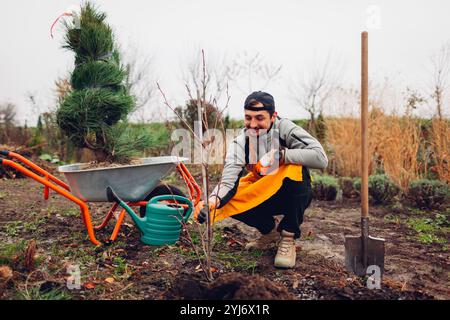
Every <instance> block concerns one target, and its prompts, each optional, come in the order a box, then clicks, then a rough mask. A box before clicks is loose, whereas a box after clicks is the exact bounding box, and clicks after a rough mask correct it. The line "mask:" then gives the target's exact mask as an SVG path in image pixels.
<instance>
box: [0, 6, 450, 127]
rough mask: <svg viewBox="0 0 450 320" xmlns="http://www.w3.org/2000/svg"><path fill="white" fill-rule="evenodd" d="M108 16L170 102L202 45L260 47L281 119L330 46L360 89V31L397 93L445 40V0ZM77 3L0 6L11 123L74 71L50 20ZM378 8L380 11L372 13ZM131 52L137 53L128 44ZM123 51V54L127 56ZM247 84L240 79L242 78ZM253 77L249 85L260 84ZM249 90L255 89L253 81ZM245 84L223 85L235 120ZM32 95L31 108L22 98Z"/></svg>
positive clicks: (220, 51)
mask: <svg viewBox="0 0 450 320" xmlns="http://www.w3.org/2000/svg"><path fill="white" fill-rule="evenodd" d="M94 2H95V3H96V4H98V5H99V8H100V9H102V10H104V11H105V12H106V13H107V14H108V20H107V21H108V23H109V24H110V25H111V26H113V28H114V30H115V32H116V36H117V39H118V41H119V43H120V44H121V46H122V48H123V49H124V50H125V52H127V49H128V48H131V47H133V48H138V50H137V51H138V52H139V54H140V55H149V56H152V57H153V64H152V68H151V69H150V70H149V71H148V72H149V73H151V75H152V77H154V79H157V80H158V81H159V82H160V84H161V86H162V88H163V89H164V91H165V93H166V95H167V97H168V98H169V100H170V102H171V103H172V104H173V105H177V104H181V103H183V101H185V100H186V98H187V96H186V93H185V90H184V84H183V78H182V66H183V65H185V62H186V61H187V60H189V57H192V56H193V55H194V54H195V52H197V53H198V50H199V49H200V48H203V49H204V50H205V53H206V55H207V57H222V56H227V57H229V58H230V59H231V57H234V56H235V55H236V54H238V53H243V52H244V51H247V52H248V53H249V54H250V55H251V54H254V53H256V52H259V53H260V55H261V57H263V58H264V61H265V62H266V63H267V64H271V65H274V66H277V65H282V71H281V73H280V75H279V77H278V79H276V81H272V82H271V83H270V84H269V85H268V87H266V88H264V89H265V90H266V91H268V92H270V93H272V94H273V95H274V97H275V101H276V105H277V108H278V111H279V113H280V114H281V115H282V116H287V117H291V118H301V117H305V116H306V114H305V112H304V111H302V110H301V109H300V108H299V107H298V106H297V105H296V104H295V103H294V101H293V100H292V99H291V97H290V94H289V91H288V86H289V82H290V81H292V80H293V79H295V78H296V77H298V76H299V75H302V74H303V73H305V72H307V70H309V69H310V66H311V63H312V62H313V61H316V63H318V64H320V63H321V61H323V60H324V59H325V58H326V56H327V54H328V53H329V52H332V54H333V56H334V57H336V58H337V59H338V60H339V61H340V62H341V63H342V64H343V65H344V71H343V73H342V80H341V81H342V84H343V85H345V86H356V87H357V86H358V82H359V72H360V71H359V68H360V66H359V64H360V33H361V31H363V30H368V31H369V47H370V78H371V81H374V82H379V83H382V82H383V81H384V79H385V78H386V77H387V78H388V79H389V87H390V88H391V87H392V88H396V90H397V89H398V91H399V92H401V91H402V90H404V88H405V87H406V86H407V85H408V86H410V87H416V88H422V87H423V86H424V85H425V83H426V80H427V78H426V77H427V67H428V62H429V57H430V55H431V54H432V53H433V52H436V51H437V50H438V49H439V47H440V46H442V45H443V44H444V43H446V42H448V41H449V40H450V19H449V18H448V15H449V13H450V1H445V0H434V1H433V0H427V1H425V0H409V1H406V0H405V1H401V0H396V1H392V0H391V1H375V0H374V1H362V0H347V1H345V0H342V1H335V0H322V1H320V0H319V1H318V0H314V1H312V0H311V1H301V0H278V1H273V0H272V1H264V0H245V1H244V0H228V1H215V0H152V1H143V0H141V1H137V0H128V1H123V0H104V1H101V0H97V1H94ZM79 3H80V1H77V0H58V1H56V0H53V1H50V0H40V1H36V0H14V1H12V0H9V1H2V6H1V11H0V39H1V43H2V44H1V46H2V47H1V50H0V103H3V102H12V103H14V104H16V105H17V106H18V107H19V114H18V119H19V120H21V121H24V120H28V122H29V124H31V125H34V124H35V121H36V115H37V114H38V113H39V112H44V111H46V110H48V108H50V107H54V106H55V94H54V81H55V80H56V79H57V78H58V77H64V76H67V74H68V73H69V72H70V71H71V70H72V69H73V55H72V54H71V53H70V52H66V51H64V50H63V49H61V44H62V37H63V30H62V28H61V27H59V28H56V30H55V38H54V39H52V38H51V37H50V32H49V29H50V25H51V24H52V22H53V21H54V19H55V18H56V17H57V16H58V15H59V14H60V13H62V12H64V11H65V10H67V8H69V7H70V6H71V5H77V4H79ZM378 13H379V16H378ZM133 50H135V49H133ZM131 52H133V51H131V49H128V53H131ZM244 83H247V82H244ZM258 84H259V82H258V81H257V79H255V80H254V86H258ZM252 89H255V90H257V89H260V88H258V87H253V88H252ZM245 91H246V87H245V86H241V87H240V89H238V88H237V87H236V86H235V85H231V86H230V95H231V102H230V107H229V112H230V114H231V116H232V117H236V118H239V117H240V118H242V103H243V100H244V99H245V96H246V94H248V93H249V92H245ZM29 93H31V94H33V95H35V97H36V101H37V106H38V107H37V108H36V107H32V104H31V103H30V102H29V100H28V99H27V94H29ZM165 114H167V115H168V114H170V110H169V111H167V108H164V107H163V106H162V99H161V97H160V96H159V95H158V94H156V95H155V99H154V100H152V102H151V104H150V105H149V106H147V108H146V109H145V113H144V118H147V119H151V118H154V117H155V115H165Z"/></svg>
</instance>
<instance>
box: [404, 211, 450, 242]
mask: <svg viewBox="0 0 450 320" xmlns="http://www.w3.org/2000/svg"><path fill="white" fill-rule="evenodd" d="M406 224H407V225H408V226H409V227H410V228H411V229H413V230H414V231H416V232H417V235H416V239H417V241H419V242H421V243H424V244H433V243H439V244H446V243H447V239H446V238H444V237H440V234H444V235H446V237H447V235H448V234H449V233H450V225H449V221H448V217H447V216H446V215H444V214H439V213H438V214H436V215H435V216H434V219H432V218H411V219H408V221H407V222H406Z"/></svg>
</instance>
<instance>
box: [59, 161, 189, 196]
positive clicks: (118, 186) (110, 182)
mask: <svg viewBox="0 0 450 320" xmlns="http://www.w3.org/2000/svg"><path fill="white" fill-rule="evenodd" d="M141 160H142V164H139V165H125V166H120V167H110V168H95V169H87V170H86V169H85V170H83V168H85V167H87V166H88V164H85V163H78V164H71V165H66V166H61V167H59V168H58V170H59V172H61V173H63V174H64V176H65V177H66V179H67V182H68V184H69V186H70V192H71V193H72V194H73V195H74V196H76V197H78V198H80V199H81V200H83V201H85V202H107V201H108V198H107V195H106V188H107V187H108V186H110V187H112V188H113V189H114V191H115V192H116V193H117V195H118V196H119V197H120V198H122V199H123V200H124V201H132V202H136V201H141V200H143V199H144V198H145V197H146V196H147V195H148V194H149V192H150V191H152V190H153V189H154V188H155V187H156V185H157V184H158V183H159V182H160V180H161V179H162V178H163V177H164V176H166V175H167V174H168V173H169V172H170V171H172V170H173V169H174V168H175V167H176V166H177V165H178V164H179V163H180V162H182V161H185V160H187V159H185V158H178V157H170V156H169V157H155V158H143V159H141Z"/></svg>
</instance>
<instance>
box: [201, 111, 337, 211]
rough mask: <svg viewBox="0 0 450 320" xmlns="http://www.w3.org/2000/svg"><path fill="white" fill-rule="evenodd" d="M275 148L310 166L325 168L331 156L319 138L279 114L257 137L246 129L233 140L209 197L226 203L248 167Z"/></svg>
mask: <svg viewBox="0 0 450 320" xmlns="http://www.w3.org/2000/svg"><path fill="white" fill-rule="evenodd" d="M252 146H255V147H252ZM272 149H284V150H285V163H286V164H300V165H303V166H305V167H307V168H311V169H325V168H326V167H327V165H328V158H327V156H326V154H325V151H324V149H323V147H322V145H321V144H320V143H319V141H317V139H315V138H314V137H313V136H311V135H310V134H309V133H308V132H307V131H306V130H304V129H303V128H301V127H299V126H297V125H296V124H295V123H293V122H292V121H290V120H289V119H286V118H280V117H278V118H276V119H275V121H274V123H273V125H272V127H271V129H270V130H268V131H267V132H264V133H262V134H260V135H259V136H258V137H252V136H250V135H249V134H248V132H247V130H246V129H243V130H242V131H241V132H240V134H239V135H238V136H237V137H236V138H235V139H234V140H233V141H232V142H231V143H230V146H229V147H228V150H227V154H226V157H225V166H224V170H223V173H222V179H221V181H220V183H219V184H218V185H217V186H216V187H215V188H214V190H213V192H212V193H211V195H210V197H209V198H210V199H211V198H214V197H218V198H219V199H220V207H222V206H224V205H225V204H226V203H227V202H228V201H229V200H230V199H231V198H232V197H233V196H234V195H235V193H236V190H237V187H238V185H239V179H240V178H241V176H242V175H243V173H244V171H245V169H248V170H252V166H253V165H254V164H256V163H257V162H258V161H259V160H260V159H261V157H262V156H264V155H265V154H266V153H267V152H269V151H270V150H272Z"/></svg>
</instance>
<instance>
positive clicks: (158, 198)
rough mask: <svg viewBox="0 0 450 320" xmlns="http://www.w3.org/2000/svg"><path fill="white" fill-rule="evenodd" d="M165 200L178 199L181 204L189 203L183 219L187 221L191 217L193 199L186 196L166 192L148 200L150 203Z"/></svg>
mask: <svg viewBox="0 0 450 320" xmlns="http://www.w3.org/2000/svg"><path fill="white" fill-rule="evenodd" d="M165 200H176V201H178V202H180V203H181V204H187V205H188V208H187V212H186V214H185V215H184V217H183V220H184V222H186V221H187V220H188V219H189V217H190V216H191V213H192V209H193V208H192V201H191V200H189V199H188V198H186V197H183V196H178V195H172V194H166V195H162V196H156V197H153V198H151V199H150V201H149V202H148V204H151V203H157V202H160V201H165Z"/></svg>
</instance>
